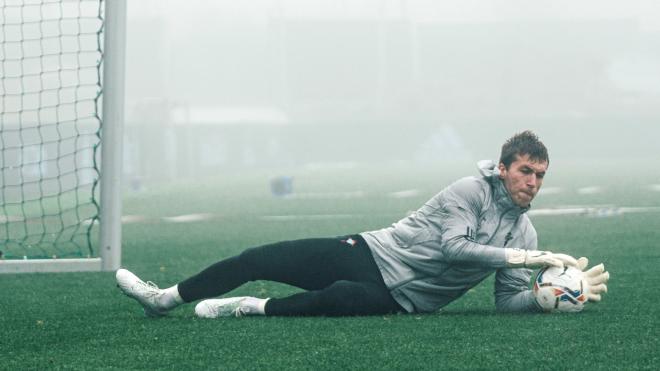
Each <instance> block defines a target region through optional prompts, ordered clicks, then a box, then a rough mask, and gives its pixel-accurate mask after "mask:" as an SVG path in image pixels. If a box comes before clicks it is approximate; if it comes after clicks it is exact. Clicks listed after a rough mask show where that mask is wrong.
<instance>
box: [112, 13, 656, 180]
mask: <svg viewBox="0 0 660 371" xmlns="http://www.w3.org/2000/svg"><path fill="white" fill-rule="evenodd" d="M127 28H128V29H127V61H126V78H127V80H126V126H125V136H126V141H125V145H124V147H125V148H124V149H125V166H124V172H125V174H126V179H127V182H131V181H137V180H139V181H140V182H145V183H148V182H151V181H164V180H169V179H175V178H179V177H192V176H195V177H196V176H204V175H210V174H211V175H213V174H215V175H217V174H222V173H225V172H227V171H230V170H236V169H268V168H274V169H275V168H277V169H279V168H297V167H302V166H334V165H337V166H351V164H360V165H366V166H388V164H398V165H401V164H403V165H407V164H409V165H410V166H420V167H423V166H428V165H429V164H442V163H472V162H474V161H477V160H480V159H484V158H492V159H496V158H497V156H498V155H499V148H500V146H501V144H502V142H503V141H504V140H505V139H506V138H508V137H510V136H511V135H512V134H513V133H514V132H516V131H521V130H524V129H531V130H534V131H535V132H536V133H538V134H539V136H540V138H541V140H543V141H544V142H545V143H546V145H548V147H549V149H550V157H551V162H553V163H558V162H559V163H562V162H563V163H575V162H577V163H580V161H589V162H592V163H596V164H602V165H603V166H604V167H605V168H607V164H608V163H613V162H614V163H621V162H624V163H625V162H627V161H630V163H635V164H639V163H640V162H641V163H644V165H643V166H644V167H645V168H647V169H648V170H647V171H649V172H656V173H658V170H657V168H658V166H657V165H656V164H657V161H658V160H660V150H659V149H658V145H657V140H658V137H659V136H660V122H659V119H660V4H659V3H658V2H656V1H650V0H649V1H627V2H625V3H624V2H620V1H577V2H576V1H552V2H529V1H431V0H428V1H422V0H418V1H413V0H411V1H386V0H383V1H378V0H373V1H330V0H328V1H308V0H305V1H303V0H298V1H293V0H290V1H285V0H282V1H274V0H273V1H269V0H260V1H249V2H236V1H210V0H209V1H202V0H195V1H181V0H168V1H163V0H158V1H157V0H150V1H146V0H141V1H131V2H129V3H128V22H127ZM617 161H618V162H617ZM333 164H334V165H333ZM649 164H650V165H649ZM465 171H466V175H468V174H472V173H474V171H472V169H471V168H466V169H465ZM608 171H612V172H615V171H616V168H615V167H614V166H613V167H612V168H611V169H609V170H608Z"/></svg>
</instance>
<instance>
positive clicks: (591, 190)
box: [577, 186, 604, 195]
mask: <svg viewBox="0 0 660 371" xmlns="http://www.w3.org/2000/svg"><path fill="white" fill-rule="evenodd" d="M603 190H604V188H603V187H600V186H591V187H583V188H578V190H577V193H579V194H581V195H595V194H598V193H603Z"/></svg>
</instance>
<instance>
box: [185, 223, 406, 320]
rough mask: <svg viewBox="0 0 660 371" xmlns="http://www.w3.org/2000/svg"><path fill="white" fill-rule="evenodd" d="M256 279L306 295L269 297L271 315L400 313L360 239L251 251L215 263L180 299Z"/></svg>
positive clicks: (188, 283) (295, 243)
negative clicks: (282, 285)
mask: <svg viewBox="0 0 660 371" xmlns="http://www.w3.org/2000/svg"><path fill="white" fill-rule="evenodd" d="M256 280H268V281H276V282H282V283H286V284H289V285H292V286H296V287H300V288H302V289H305V290H308V291H306V292H302V293H298V294H294V295H291V296H289V297H286V298H281V299H276V298H272V299H270V300H269V301H268V303H267V304H266V314H267V315H272V316H319V315H325V316H350V315H375V314H387V313H393V312H400V311H404V310H403V309H402V308H401V307H400V306H399V304H398V303H397V302H396V301H394V299H393V298H392V296H391V295H390V293H389V290H388V289H387V287H386V286H385V283H384V282H383V278H382V276H381V274H380V271H379V270H378V267H377V266H376V262H375V261H374V258H373V256H372V255H371V251H370V250H369V248H368V247H367V245H366V243H365V242H364V240H363V239H362V237H360V236H359V235H354V236H345V237H337V238H314V239H305V240H297V241H285V242H279V243H274V244H270V245H265V246H261V247H255V248H251V249H247V250H245V251H244V252H243V253H241V254H239V255H237V256H234V257H231V258H228V259H225V260H222V261H219V262H217V263H215V264H213V265H211V266H210V267H208V268H206V269H205V270H203V271H201V272H200V273H198V274H197V275H195V276H192V277H190V278H188V279H186V280H185V281H183V282H181V283H179V286H178V288H179V294H180V295H181V298H182V299H183V300H184V301H185V302H192V301H195V300H199V299H205V298H210V297H215V296H220V295H222V294H225V293H227V292H229V291H231V290H233V289H235V288H236V287H238V286H240V285H242V284H244V283H246V282H248V281H256Z"/></svg>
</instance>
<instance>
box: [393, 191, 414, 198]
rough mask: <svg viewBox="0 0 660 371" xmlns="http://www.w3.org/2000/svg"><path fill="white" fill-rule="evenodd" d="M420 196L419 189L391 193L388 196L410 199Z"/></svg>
mask: <svg viewBox="0 0 660 371" xmlns="http://www.w3.org/2000/svg"><path fill="white" fill-rule="evenodd" d="M419 194H420V191H419V189H405V190H403V191H396V192H390V193H389V194H388V196H390V197H392V198H410V197H416V196H418V195H419Z"/></svg>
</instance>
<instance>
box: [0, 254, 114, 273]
mask: <svg viewBox="0 0 660 371" xmlns="http://www.w3.org/2000/svg"><path fill="white" fill-rule="evenodd" d="M101 270H102V268H101V259H100V258H88V259H34V260H0V274H2V273H52V272H92V271H96V272H99V271H101Z"/></svg>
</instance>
